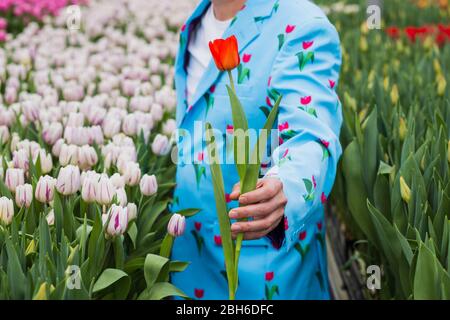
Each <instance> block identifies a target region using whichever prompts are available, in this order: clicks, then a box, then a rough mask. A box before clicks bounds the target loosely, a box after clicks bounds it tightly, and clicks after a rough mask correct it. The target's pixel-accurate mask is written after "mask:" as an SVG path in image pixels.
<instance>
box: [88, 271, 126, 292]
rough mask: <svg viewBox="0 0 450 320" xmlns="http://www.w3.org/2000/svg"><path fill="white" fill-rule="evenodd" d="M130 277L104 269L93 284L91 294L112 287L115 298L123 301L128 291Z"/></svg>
mask: <svg viewBox="0 0 450 320" xmlns="http://www.w3.org/2000/svg"><path fill="white" fill-rule="evenodd" d="M130 285H131V280H130V277H129V276H128V275H127V274H126V273H125V272H123V271H122V270H118V269H105V270H104V271H103V272H102V274H101V275H100V277H99V278H98V279H97V281H96V282H95V284H94V287H93V290H92V291H93V292H94V293H97V292H99V291H101V290H104V289H107V288H110V287H114V289H115V291H114V292H115V298H117V299H125V298H126V297H127V296H128V292H129V290H130Z"/></svg>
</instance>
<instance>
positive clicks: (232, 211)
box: [229, 210, 238, 219]
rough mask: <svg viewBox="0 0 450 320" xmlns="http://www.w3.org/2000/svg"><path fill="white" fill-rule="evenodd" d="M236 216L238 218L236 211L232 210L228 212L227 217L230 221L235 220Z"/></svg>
mask: <svg viewBox="0 0 450 320" xmlns="http://www.w3.org/2000/svg"><path fill="white" fill-rule="evenodd" d="M237 216H238V214H237V212H236V211H234V210H231V211H230V213H229V217H230V218H231V219H236V218H237Z"/></svg>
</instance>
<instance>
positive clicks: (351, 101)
mask: <svg viewBox="0 0 450 320" xmlns="http://www.w3.org/2000/svg"><path fill="white" fill-rule="evenodd" d="M344 105H346V106H348V107H349V108H350V109H352V110H353V111H356V100H355V98H353V97H352V96H350V95H349V94H348V92H345V93H344Z"/></svg>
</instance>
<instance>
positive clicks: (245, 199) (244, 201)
mask: <svg viewBox="0 0 450 320" xmlns="http://www.w3.org/2000/svg"><path fill="white" fill-rule="evenodd" d="M239 202H240V203H246V202H247V198H246V197H240V198H239Z"/></svg>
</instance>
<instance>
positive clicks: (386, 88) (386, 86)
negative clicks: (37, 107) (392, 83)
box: [383, 77, 389, 91]
mask: <svg viewBox="0 0 450 320" xmlns="http://www.w3.org/2000/svg"><path fill="white" fill-rule="evenodd" d="M383 87H384V91H388V89H389V77H385V78H384V81H383Z"/></svg>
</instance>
